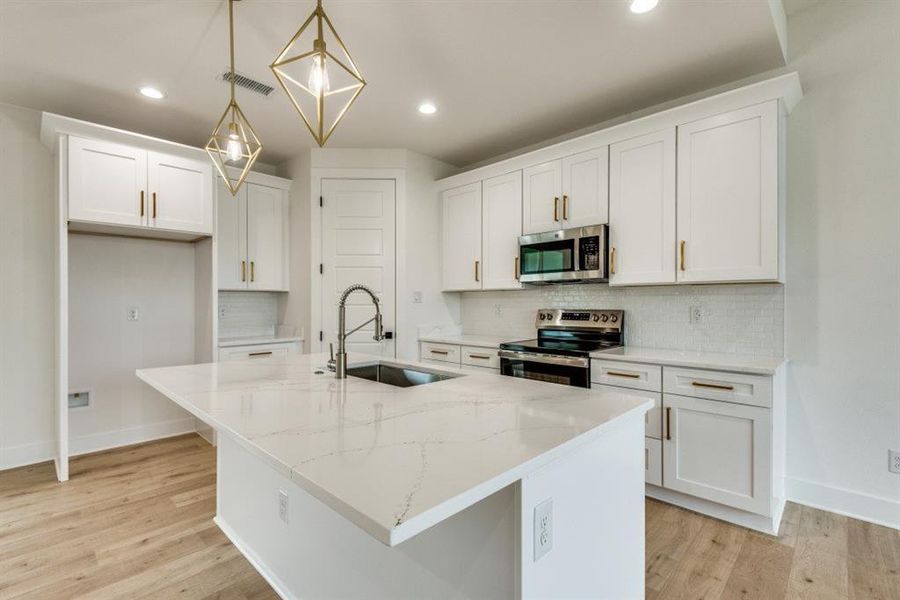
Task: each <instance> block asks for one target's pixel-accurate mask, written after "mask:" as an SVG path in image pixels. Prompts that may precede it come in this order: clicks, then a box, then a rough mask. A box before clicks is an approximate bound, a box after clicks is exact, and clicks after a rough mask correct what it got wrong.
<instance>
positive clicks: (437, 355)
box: [422, 342, 459, 365]
mask: <svg viewBox="0 0 900 600" xmlns="http://www.w3.org/2000/svg"><path fill="white" fill-rule="evenodd" d="M422 359H423V360H424V359H428V360H437V361H440V362H448V363H453V364H455V365H458V364H459V346H456V345H453V344H435V343H432V342H422Z"/></svg>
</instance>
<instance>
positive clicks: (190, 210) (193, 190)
mask: <svg viewBox="0 0 900 600" xmlns="http://www.w3.org/2000/svg"><path fill="white" fill-rule="evenodd" d="M147 157H148V160H147V165H148V172H147V176H148V192H149V194H150V211H149V212H150V225H151V226H153V227H157V228H159V229H169V230H172V231H189V232H193V233H206V234H209V235H212V231H213V226H212V225H213V224H212V215H213V211H212V192H211V187H212V165H210V163H209V161H208V160H192V159H188V158H182V157H180V156H171V155H168V154H160V153H158V152H149V153H148V154H147Z"/></svg>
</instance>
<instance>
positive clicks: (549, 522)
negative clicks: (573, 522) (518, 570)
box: [534, 498, 553, 562]
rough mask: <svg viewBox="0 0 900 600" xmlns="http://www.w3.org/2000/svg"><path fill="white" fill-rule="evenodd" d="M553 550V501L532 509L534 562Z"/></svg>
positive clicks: (548, 500)
mask: <svg viewBox="0 0 900 600" xmlns="http://www.w3.org/2000/svg"><path fill="white" fill-rule="evenodd" d="M552 549H553V499H552V498H548V499H547V500H544V501H543V502H541V503H540V504H538V505H537V506H535V507H534V560H535V562H537V560H538V559H540V558H541V557H542V556H544V555H545V554H547V553H548V552H550V550H552Z"/></svg>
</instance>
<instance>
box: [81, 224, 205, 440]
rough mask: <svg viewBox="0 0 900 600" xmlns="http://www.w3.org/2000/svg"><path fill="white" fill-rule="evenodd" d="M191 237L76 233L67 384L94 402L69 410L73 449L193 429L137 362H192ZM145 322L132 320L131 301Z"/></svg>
mask: <svg viewBox="0 0 900 600" xmlns="http://www.w3.org/2000/svg"><path fill="white" fill-rule="evenodd" d="M194 251H195V246H194V245H193V244H190V243H183V242H171V241H158V240H147V239H137V238H125V237H115V236H98V235H83V234H72V233H70V234H69V390H70V391H76V390H82V389H84V390H90V391H91V396H92V399H91V403H92V406H90V407H88V408H82V409H75V410H71V411H69V438H70V441H69V447H70V451H71V453H72V454H79V453H83V452H88V451H93V450H98V449H101V448H108V447H111V446H119V445H124V444H130V443H135V442H138V441H143V440H147V439H153V438H158V437H162V436H165V435H173V434H176V433H183V432H188V431H193V430H194V424H193V419H192V418H191V417H190V415H189V414H188V413H187V412H185V411H184V410H183V409H181V408H179V407H178V406H176V405H175V404H174V403H173V402H171V401H170V400H168V399H167V398H165V397H164V396H162V395H161V394H159V393H158V392H156V391H154V390H153V389H151V388H150V387H149V386H147V385H145V384H144V383H143V382H141V381H140V380H139V379H138V378H137V377H135V375H134V371H135V369H139V368H147V367H163V366H172V365H181V364H190V363H193V362H194V349H195V347H194V319H195V290H194V264H195V262H194ZM132 306H134V307H138V309H139V311H140V317H139V320H138V321H128V320H127V319H126V312H127V309H128V308H129V307H132Z"/></svg>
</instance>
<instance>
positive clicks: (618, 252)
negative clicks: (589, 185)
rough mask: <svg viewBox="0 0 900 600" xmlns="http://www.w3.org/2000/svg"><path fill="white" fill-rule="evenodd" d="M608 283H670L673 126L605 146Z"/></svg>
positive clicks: (672, 270)
mask: <svg viewBox="0 0 900 600" xmlns="http://www.w3.org/2000/svg"><path fill="white" fill-rule="evenodd" d="M609 270H610V276H609V284H610V285H638V284H654V283H674V282H675V128H674V127H673V128H670V129H664V130H662V131H657V132H654V133H650V134H648V135H643V136H641V137H637V138H634V139H631V140H627V141H624V142H619V143H617V144H612V145H611V146H610V147H609Z"/></svg>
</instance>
